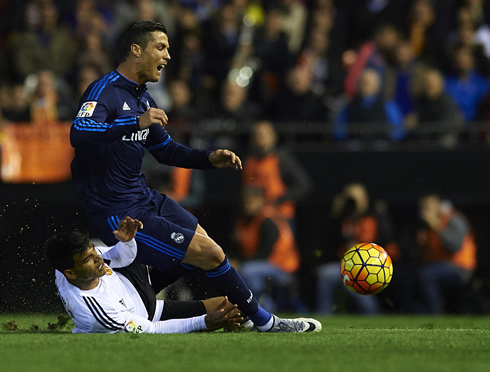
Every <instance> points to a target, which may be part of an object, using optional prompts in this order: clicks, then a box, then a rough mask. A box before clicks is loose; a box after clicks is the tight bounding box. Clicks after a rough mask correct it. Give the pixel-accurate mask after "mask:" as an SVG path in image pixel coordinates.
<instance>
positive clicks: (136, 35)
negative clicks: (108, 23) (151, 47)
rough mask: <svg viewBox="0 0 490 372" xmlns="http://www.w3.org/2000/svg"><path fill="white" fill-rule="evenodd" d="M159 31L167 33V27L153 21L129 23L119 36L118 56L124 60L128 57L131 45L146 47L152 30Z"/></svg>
mask: <svg viewBox="0 0 490 372" xmlns="http://www.w3.org/2000/svg"><path fill="white" fill-rule="evenodd" d="M155 31H161V32H163V33H164V34H165V35H167V29H166V28H165V26H164V25H162V24H161V23H158V22H153V21H138V22H133V23H131V24H130V25H129V26H128V28H127V29H126V31H124V33H123V34H122V36H121V50H120V58H121V61H122V62H124V61H126V60H127V59H128V58H129V55H130V53H131V45H133V44H137V45H139V46H140V47H142V48H143V49H146V46H147V45H148V42H149V41H150V40H151V38H152V35H151V33H152V32H155Z"/></svg>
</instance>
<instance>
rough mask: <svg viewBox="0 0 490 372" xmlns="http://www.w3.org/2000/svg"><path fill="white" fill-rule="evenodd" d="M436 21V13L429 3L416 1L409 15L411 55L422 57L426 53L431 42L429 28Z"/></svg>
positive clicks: (421, 0) (423, 0)
mask: <svg viewBox="0 0 490 372" xmlns="http://www.w3.org/2000/svg"><path fill="white" fill-rule="evenodd" d="M435 21H436V13H435V10H434V7H433V6H432V4H431V2H430V1H427V0H416V1H414V2H413V5H412V9H411V13H410V43H411V45H412V51H413V54H414V55H416V56H421V55H423V53H424V51H428V49H429V48H430V44H431V43H433V42H434V41H433V40H432V36H433V35H431V31H432V29H431V27H432V26H433V25H434V23H435Z"/></svg>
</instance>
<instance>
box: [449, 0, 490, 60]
mask: <svg viewBox="0 0 490 372" xmlns="http://www.w3.org/2000/svg"><path fill="white" fill-rule="evenodd" d="M483 22H484V19H483V18H480V17H477V18H475V16H474V15H473V13H472V11H471V7H469V6H462V7H460V8H459V9H458V11H457V13H456V26H457V31H456V32H453V33H452V35H451V36H450V39H449V41H450V42H452V43H456V42H458V41H459V42H462V43H463V44H465V45H466V44H468V43H471V44H473V45H476V46H480V47H481V48H482V49H483V54H484V55H485V56H486V57H487V58H490V27H489V26H488V25H487V24H485V23H483ZM466 40H468V41H466Z"/></svg>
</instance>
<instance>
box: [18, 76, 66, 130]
mask: <svg viewBox="0 0 490 372" xmlns="http://www.w3.org/2000/svg"><path fill="white" fill-rule="evenodd" d="M26 85H27V86H28V87H30V86H32V87H33V91H32V94H31V96H30V98H29V101H30V106H31V107H30V112H31V121H32V122H34V123H42V124H49V123H54V122H56V121H70V120H72V119H73V114H74V112H73V106H72V102H71V95H70V94H69V92H68V91H67V87H66V86H65V85H64V81H63V80H62V79H59V80H58V81H57V80H56V77H55V75H54V73H53V72H52V71H50V70H43V71H39V72H38V73H37V74H36V75H30V76H29V77H28V78H27V79H26Z"/></svg>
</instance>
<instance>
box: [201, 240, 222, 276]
mask: <svg viewBox="0 0 490 372" xmlns="http://www.w3.org/2000/svg"><path fill="white" fill-rule="evenodd" d="M204 256H205V259H204V264H205V265H206V267H203V269H204V270H211V269H214V268H215V267H218V266H219V265H220V264H221V263H222V262H223V260H224V259H225V253H224V252H223V249H221V247H220V246H219V245H218V244H216V243H215V244H213V245H211V246H208V247H205V248H204Z"/></svg>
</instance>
